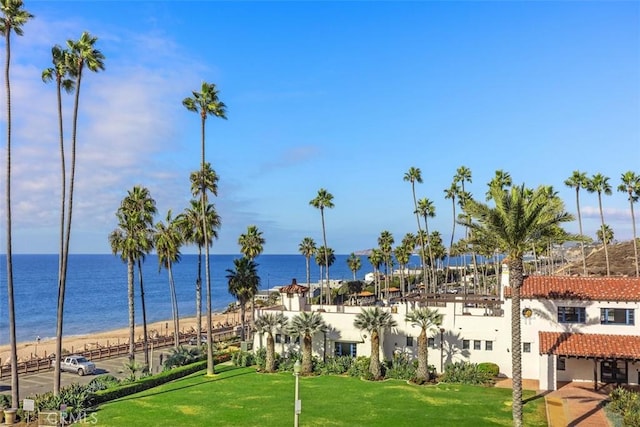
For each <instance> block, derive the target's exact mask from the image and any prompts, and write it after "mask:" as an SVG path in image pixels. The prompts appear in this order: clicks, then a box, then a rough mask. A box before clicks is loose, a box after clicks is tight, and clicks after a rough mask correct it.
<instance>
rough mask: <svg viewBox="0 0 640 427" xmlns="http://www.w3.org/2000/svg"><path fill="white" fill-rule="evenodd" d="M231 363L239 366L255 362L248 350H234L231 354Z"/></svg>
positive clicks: (251, 364)
mask: <svg viewBox="0 0 640 427" xmlns="http://www.w3.org/2000/svg"><path fill="white" fill-rule="evenodd" d="M231 363H233V364H234V365H235V366H240V367H246V366H253V365H254V364H255V357H254V355H253V353H250V352H248V351H236V352H235V353H233V354H232V355H231Z"/></svg>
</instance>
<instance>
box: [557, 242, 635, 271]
mask: <svg viewBox="0 0 640 427" xmlns="http://www.w3.org/2000/svg"><path fill="white" fill-rule="evenodd" d="M607 251H608V253H609V270H610V272H611V275H612V276H630V277H633V276H635V275H636V268H635V264H634V262H635V255H634V250H633V241H632V240H630V241H628V242H620V243H613V244H610V245H609V246H607ZM638 251H640V242H639V243H638ZM585 252H586V253H587V273H588V275H589V276H606V275H607V263H606V258H605V254H604V248H603V246H602V245H599V246H597V247H593V246H591V247H588V248H587V247H585ZM565 257H566V258H567V260H569V264H565V265H564V266H563V267H561V268H560V269H558V270H557V271H556V274H571V275H573V274H582V259H581V254H580V246H577V247H576V248H573V249H571V250H569V251H567V253H566V254H565Z"/></svg>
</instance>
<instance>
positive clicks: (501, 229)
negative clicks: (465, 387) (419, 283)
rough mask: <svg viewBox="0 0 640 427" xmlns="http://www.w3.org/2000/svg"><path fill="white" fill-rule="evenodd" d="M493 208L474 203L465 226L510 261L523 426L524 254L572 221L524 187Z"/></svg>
mask: <svg viewBox="0 0 640 427" xmlns="http://www.w3.org/2000/svg"><path fill="white" fill-rule="evenodd" d="M491 196H492V197H491V198H492V200H493V202H494V204H495V206H494V207H490V206H488V205H486V204H484V203H480V202H478V201H475V200H473V199H469V200H468V201H467V202H466V203H465V211H466V213H467V214H468V215H469V218H470V219H469V220H465V221H466V222H465V224H464V225H465V226H467V227H469V228H470V229H471V230H472V231H473V233H472V237H473V239H474V240H477V241H482V240H485V239H489V240H492V241H495V242H496V243H497V244H498V245H499V248H500V249H501V250H502V251H504V252H505V253H506V255H507V259H508V267H509V285H510V288H511V364H512V369H513V374H512V377H513V406H512V411H513V423H514V425H515V426H518V427H519V426H522V342H521V341H522V340H521V330H520V289H521V287H522V283H523V281H524V265H523V257H524V253H525V252H526V251H528V250H529V248H530V247H531V244H532V243H533V242H536V241H539V240H541V239H546V238H549V237H550V236H552V235H553V234H554V233H555V232H556V230H557V228H558V227H559V225H560V224H561V223H564V222H567V221H571V220H572V219H573V217H572V216H571V215H570V214H568V213H566V212H565V211H564V205H563V203H562V201H561V200H560V199H558V198H557V197H556V198H555V199H553V200H550V199H549V194H548V192H547V191H546V189H545V188H544V187H538V188H537V189H536V190H533V191H531V190H527V189H526V188H525V186H524V185H522V186H520V187H511V188H510V189H509V190H508V191H502V190H500V191H494V192H493V193H492V195H491Z"/></svg>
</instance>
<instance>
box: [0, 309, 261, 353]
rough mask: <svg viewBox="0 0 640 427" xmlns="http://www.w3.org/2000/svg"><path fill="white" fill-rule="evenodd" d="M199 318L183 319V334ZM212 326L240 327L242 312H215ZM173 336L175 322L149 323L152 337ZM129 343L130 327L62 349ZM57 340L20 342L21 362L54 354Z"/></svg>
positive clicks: (66, 343)
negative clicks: (156, 335)
mask: <svg viewBox="0 0 640 427" xmlns="http://www.w3.org/2000/svg"><path fill="white" fill-rule="evenodd" d="M250 318H251V313H250V310H247V314H246V321H247V322H249V321H250ZM196 319H197V318H196V317H195V316H194V317H185V318H181V319H180V332H182V333H184V332H193V333H195V330H196ZM212 323H213V325H214V327H215V326H216V325H225V324H231V325H239V324H240V313H239V311H236V312H231V313H228V314H220V313H214V314H213V315H212ZM206 325H207V318H206V315H205V316H202V332H203V333H205V334H206V332H207V329H206ZM167 331H168V333H169V334H173V320H170V319H169V320H163V321H161V322H153V323H149V324H147V333H148V334H149V337H153V336H154V335H155V334H158V335H166V334H167ZM135 336H136V340H137V341H142V324H140V325H136V327H135ZM128 342H129V328H128V327H125V328H120V329H114V330H110V331H104V332H94V333H91V334H86V335H74V336H69V337H63V338H62V348H63V349H65V350H68V351H69V352H71V353H74V352H79V351H83V350H85V348H86V349H88V350H89V349H93V348H98V347H107V346H109V345H114V344H121V343H128ZM55 348H56V340H55V338H53V339H47V340H40V342H36V341H31V342H20V343H18V362H23V361H27V360H31V359H37V358H39V357H47V356H48V355H50V354H52V353H55ZM9 359H10V346H9V344H4V345H2V346H0V364H1V365H7V364H8V363H9Z"/></svg>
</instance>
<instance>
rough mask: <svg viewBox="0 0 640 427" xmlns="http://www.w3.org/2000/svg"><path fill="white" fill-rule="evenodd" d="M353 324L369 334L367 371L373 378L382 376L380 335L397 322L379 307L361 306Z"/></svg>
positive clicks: (393, 326) (396, 324)
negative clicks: (369, 344)
mask: <svg viewBox="0 0 640 427" xmlns="http://www.w3.org/2000/svg"><path fill="white" fill-rule="evenodd" d="M353 326H354V327H356V328H357V329H359V330H361V331H367V332H368V333H369V335H370V336H371V359H370V362H369V372H370V373H371V375H372V376H373V378H374V379H376V380H379V379H381V378H382V367H381V365H380V335H382V334H384V332H385V331H386V330H389V329H391V328H395V327H396V326H398V323H397V322H396V321H395V320H394V319H393V317H391V313H389V312H388V311H383V310H382V309H381V308H380V307H372V308H363V309H362V311H361V312H360V313H358V314H356V317H355V319H354V321H353Z"/></svg>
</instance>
